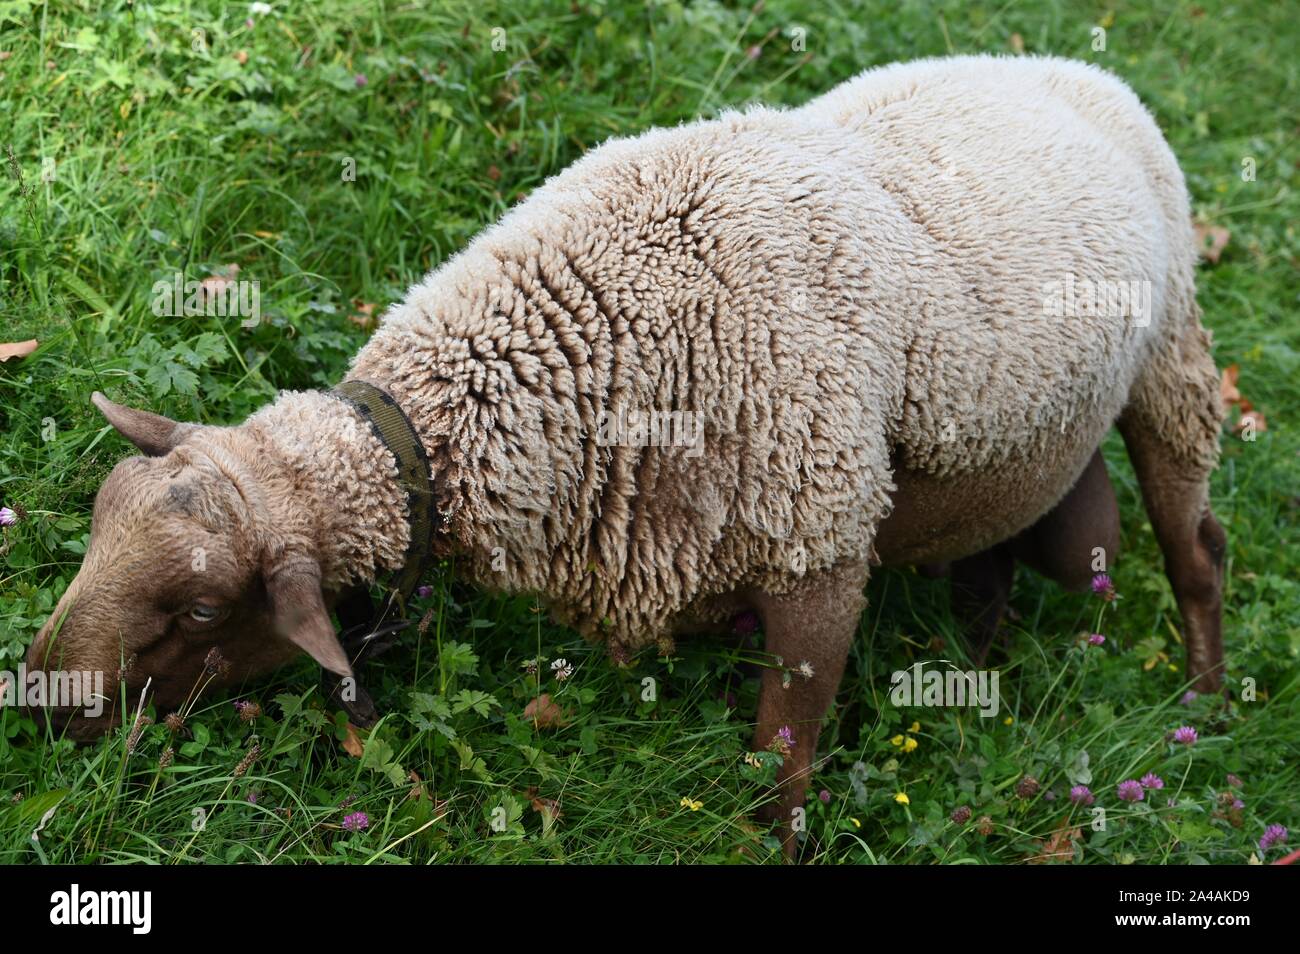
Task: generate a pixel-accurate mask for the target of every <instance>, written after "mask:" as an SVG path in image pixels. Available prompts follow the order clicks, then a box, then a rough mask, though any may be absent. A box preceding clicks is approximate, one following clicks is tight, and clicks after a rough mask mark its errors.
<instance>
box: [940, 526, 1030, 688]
mask: <svg viewBox="0 0 1300 954" xmlns="http://www.w3.org/2000/svg"><path fill="white" fill-rule="evenodd" d="M1015 571H1016V561H1015V560H1014V559H1013V558H1012V556H1011V551H1010V549H1009V548H1008V547H1007V545H1006V544H1005V543H1000V544H998V545H997V546H995V547H990V548H989V549H987V550H984V551H983V552H981V553H976V554H973V555H972V556H968V557H963V558H962V559H960V560H954V561H953V564H952V579H951V581H950V585H951V587H952V596H951V602H952V615H953V617H954V618H955V619H957V620H958V621H959V622H960V623H961V626H962V628H963V629H964V630H965V632H966V645H967V647H968V648H969V651H970V658H971V662H972V663H974V664H975V665H976V666H983V665H984V661H985V659H987V658H988V654H989V647H990V646H992V645H993V637H994V636H996V635H997V632H998V624H999V623H1001V622H1002V614H1003V613H1004V612H1006V608H1007V600H1009V599H1010V598H1011V580H1012V578H1013V577H1014V576H1015Z"/></svg>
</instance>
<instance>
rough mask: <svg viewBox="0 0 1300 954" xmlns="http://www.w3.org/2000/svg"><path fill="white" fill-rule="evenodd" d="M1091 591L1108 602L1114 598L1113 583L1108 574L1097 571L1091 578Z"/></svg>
mask: <svg viewBox="0 0 1300 954" xmlns="http://www.w3.org/2000/svg"><path fill="white" fill-rule="evenodd" d="M1092 592H1093V593H1094V594H1095V595H1097V596H1100V597H1101V598H1102V599H1103V600H1105V601H1106V602H1108V603H1109V602H1111V601H1112V600H1114V599H1115V583H1114V581H1113V580H1111V578H1110V576H1109V575H1107V574H1105V573H1098V574H1097V575H1096V576H1094V577H1093V578H1092Z"/></svg>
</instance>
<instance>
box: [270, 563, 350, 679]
mask: <svg viewBox="0 0 1300 954" xmlns="http://www.w3.org/2000/svg"><path fill="white" fill-rule="evenodd" d="M266 591H267V593H268V595H269V596H270V598H271V611H272V613H273V614H274V620H275V623H274V625H275V630H276V633H277V634H278V635H279V636H281V637H283V638H284V639H287V640H289V642H291V643H293V644H294V645H296V646H297V647H298V648H299V649H301V650H303V652H305V653H307V654H308V655H309V656H311V658H312V659H314V660H316V661H317V662H318V663H320V664H321V666H322V667H323V668H325V669H328V670H329V671H330V672H332V673H335V674H336V675H339V676H351V675H352V667H351V666H350V665H349V664H348V657H347V654H346V653H344V652H343V646H342V645H341V644H340V643H339V638H338V636H336V635H335V634H334V624H333V623H332V622H330V614H329V610H328V609H326V608H325V598H324V595H323V594H322V593H321V588H320V567H319V566H318V565H317V564H316V561H315V560H311V559H308V558H306V557H302V556H299V557H291V558H289V559H284V560H281V561H280V562H278V563H277V564H275V565H274V566H273V567H271V568H270V569H269V570H268V571H267V573H266Z"/></svg>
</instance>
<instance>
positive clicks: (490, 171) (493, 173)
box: [487, 165, 501, 182]
mask: <svg viewBox="0 0 1300 954" xmlns="http://www.w3.org/2000/svg"><path fill="white" fill-rule="evenodd" d="M487 177H488V178H489V179H491V180H492V181H493V182H496V181H497V180H498V179H500V178H501V170H500V169H498V168H497V167H496V166H495V165H492V166H488V167H487Z"/></svg>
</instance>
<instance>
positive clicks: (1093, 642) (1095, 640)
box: [1088, 633, 1106, 646]
mask: <svg viewBox="0 0 1300 954" xmlns="http://www.w3.org/2000/svg"><path fill="white" fill-rule="evenodd" d="M1105 642H1106V637H1105V636H1103V635H1102V634H1101V633H1093V634H1092V635H1091V636H1089V637H1088V645H1089V646H1101V645H1104V644H1105Z"/></svg>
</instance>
